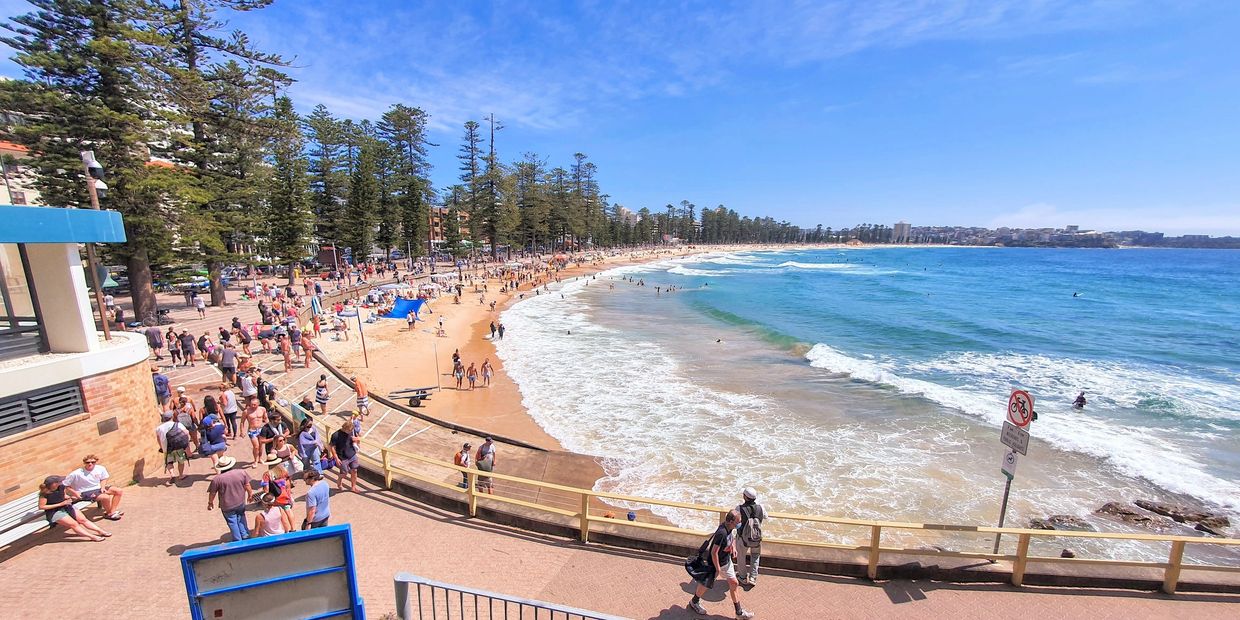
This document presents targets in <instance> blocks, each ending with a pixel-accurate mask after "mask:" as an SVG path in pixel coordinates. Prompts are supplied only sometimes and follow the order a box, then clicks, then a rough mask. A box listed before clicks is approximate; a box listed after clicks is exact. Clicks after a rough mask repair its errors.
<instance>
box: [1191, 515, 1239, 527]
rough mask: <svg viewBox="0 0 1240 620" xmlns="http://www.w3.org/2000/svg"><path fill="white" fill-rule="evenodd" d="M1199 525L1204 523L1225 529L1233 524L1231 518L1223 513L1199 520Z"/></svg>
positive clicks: (1207, 525)
mask: <svg viewBox="0 0 1240 620" xmlns="http://www.w3.org/2000/svg"><path fill="white" fill-rule="evenodd" d="M1197 525H1204V526H1206V527H1212V528H1216V529H1223V528H1225V527H1230V526H1231V520H1230V519H1228V518H1227V517H1224V516H1223V515H1211V516H1209V517H1206V518H1204V519H1202V520H1200V521H1198V522H1197Z"/></svg>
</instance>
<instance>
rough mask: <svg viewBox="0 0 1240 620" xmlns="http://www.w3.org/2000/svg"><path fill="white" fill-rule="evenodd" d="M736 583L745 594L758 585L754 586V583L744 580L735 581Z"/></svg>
mask: <svg viewBox="0 0 1240 620" xmlns="http://www.w3.org/2000/svg"><path fill="white" fill-rule="evenodd" d="M737 583H738V584H740V586H741V587H742V588H744V589H745V591H746V592H748V591H750V590H752V589H753V587H754V586H755V585H758V584H756V583H754V582H752V581H750V580H748V579H744V578H742V579H739V580H737Z"/></svg>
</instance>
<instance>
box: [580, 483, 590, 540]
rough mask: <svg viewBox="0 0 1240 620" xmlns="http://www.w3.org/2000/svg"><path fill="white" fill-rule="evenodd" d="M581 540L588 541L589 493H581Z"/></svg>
mask: <svg viewBox="0 0 1240 620" xmlns="http://www.w3.org/2000/svg"><path fill="white" fill-rule="evenodd" d="M581 542H583V543H588V542H590V494H589V493H582V494H581Z"/></svg>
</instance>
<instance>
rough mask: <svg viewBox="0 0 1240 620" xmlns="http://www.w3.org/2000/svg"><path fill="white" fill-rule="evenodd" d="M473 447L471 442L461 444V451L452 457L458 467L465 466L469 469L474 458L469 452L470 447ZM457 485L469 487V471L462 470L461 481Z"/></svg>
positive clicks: (463, 487) (464, 487)
mask: <svg viewBox="0 0 1240 620" xmlns="http://www.w3.org/2000/svg"><path fill="white" fill-rule="evenodd" d="M471 447H472V446H471V445H470V444H469V443H466V444H465V445H463V446H461V451H460V452H457V453H456V456H455V457H453V459H452V463H453V464H455V465H456V466H457V467H464V468H465V469H469V465H470V462H471V461H472V460H473V458H474V457H473V456H472V455H471V454H470V453H469V449H470V448H471ZM456 486H459V487H461V488H462V489H468V488H469V472H464V471H463V472H461V483H460V484H458V485H456Z"/></svg>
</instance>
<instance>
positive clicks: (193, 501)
mask: <svg viewBox="0 0 1240 620" xmlns="http://www.w3.org/2000/svg"><path fill="white" fill-rule="evenodd" d="M182 304H183V302H182ZM173 307H176V306H173ZM173 314H174V317H176V318H177V319H181V320H184V323H183V324H186V325H189V326H191V327H192V331H193V332H195V333H201V331H202V330H203V329H208V330H211V331H212V332H214V330H215V329H216V328H217V327H218V326H219V325H224V324H227V323H228V322H229V321H230V320H231V318H232V316H239V317H241V318H242V320H243V321H246V322H247V323H248V322H249V321H250V320H253V318H254V317H256V316H257V309H256V308H255V307H254V306H253V304H246V305H238V306H230V307H226V308H212V309H209V312H208V317H207V318H206V319H202V320H199V319H197V318H196V313H195V312H194V310H193V309H192V308H176V309H175V310H174V312H173ZM181 324H182V323H178V327H179V326H180V325H181ZM200 326H201V327H200ZM259 357H260V358H261V357H263V356H261V355H260V356H259ZM165 363H166V362H165ZM273 363H275V364H276V365H280V364H279V362H277V361H276V360H274V358H271V359H265V360H262V361H261V365H262V366H264V367H265V368H266V370H265V372H266V373H268V374H271V375H273V376H276V375H281V374H283V373H282V369H272V368H271V365H272V364H273ZM317 372H318V371H317V370H315V369H302V368H300V367H299V365H298V366H296V367H295V368H294V370H293V372H292V373H290V374H289V377H285V378H282V379H283V380H281V381H279V383H280V384H281V386H282V387H283V388H284V390H285V394H286V395H292V394H290V393H289V392H288V390H289V389H292V388H295V387H296V386H298V385H303V379H297V377H301V376H303V375H305V374H307V373H317ZM215 373H216V371H215V370H214V369H213V368H211V367H204V365H203V364H202V363H199V365H198V366H197V367H195V368H181V369H172V370H171V374H170V378H171V379H172V382H173V384H174V385H178V384H187V385H190V386H197V385H210V384H214V383H215V382H216V381H218V374H215ZM334 387H337V388H339V385H338V384H337V385H336V386H334ZM286 397H287V396H286ZM293 400H296V399H293ZM348 400H351V394H350V393H349V391H348V390H347V388H345V389H337V390H336V392H335V393H334V395H333V402H332V405H331V406H332V407H333V408H343V407H347V406H348V405H347V401H348ZM379 416H380V417H382V416H383V413H382V411H379ZM372 419H377V418H372ZM395 419H396V418H392V417H391V416H389V419H385V420H383V421H382V422H377V423H376V426H379V425H380V424H382V425H387V424H389V423H393V424H397V423H396V422H394V421H393V420H395ZM418 422H419V421H417V420H414V421H412V422H408V421H407V420H402V421H401V422H400V423H399V424H403V425H404V426H405V428H406V429H408V428H409V427H411V426H413V425H414V424H416V423H418ZM423 424H424V423H423ZM152 426H153V425H152ZM385 428H386V426H385ZM418 428H420V427H418ZM412 430H414V431H416V430H418V429H417V428H414V429H412ZM372 432H386V430H372ZM408 432H411V431H409V430H406V431H405V433H406V434H407V433H408ZM427 432H429V431H427ZM424 434H425V433H424ZM391 436H392V437H393V438H394V439H395V438H397V437H403V435H402V434H400V433H394V434H392V435H391ZM415 441H416V440H415ZM406 443H411V442H406ZM402 445H404V444H402ZM151 452H152V457H153V458H157V457H158V454H157V453H156V452H155V448H154V444H153V439H152V447H151ZM229 452H230V454H232V455H233V456H235V457H238V458H239V460H241V461H242V462H243V463H247V462H248V461H249V458H250V457H249V446H248V444H245V443H242V442H236V443H235V444H234V446H233V447H231V448H230V450H229ZM209 466H210V463H209V461H208V460H207V459H195V460H193V461H191V463H190V466H189V468H188V472H189V474H190V476H189V478H188V479H187V480H186V481H185V482H183V483H181V484H179V485H176V486H172V485H169V484H167V482H166V481H165V480H163V479H158V478H157V479H147V480H144V481H143V482H142V483H140V484H137V485H134V486H130V487H128V488H127V489H126V496H125V505H124V508H125V512H126V516H125V518H124V519H123V520H121V521H119V522H115V523H113V522H108V521H104V522H103V525H104V527H105V528H108V529H110V530H111V531H113V532H114V533H115V536H114V537H113V538H111V539H109V540H108V541H106V542H102V543H91V542H75V541H71V540H69V539H68V538H67V537H66V536H65V535H64V534H62V533H61V532H59V531H57V532H50V531H44V532H42V533H39V534H35V535H32V536H29V537H27V538H26V539H25V540H23V541H21V542H19V543H17V544H15V545H13V546H11V547H8V548H5V549H3V550H0V610H4V612H3V615H4V616H5V617H21V618H79V617H90V616H97V615H104V616H108V617H118V618H168V617H184V616H185V615H186V614H187V612H188V605H187V602H186V598H185V594H184V586H183V583H182V580H181V573H180V565H179V560H178V556H179V555H180V554H181V553H182V552H183V551H184V550H186V549H190V548H198V547H202V546H207V545H211V544H215V543H218V542H222V541H224V540H226V539H227V528H226V527H225V524H224V521H223V519H222V518H221V517H220V516H219V514H218V511H216V512H208V511H207V510H206V495H207V494H206V486H207V479H208V475H209V474H210V472H211V470H210V467H209ZM333 483H334V480H333ZM359 486H361V487H362V489H363V491H362V492H361V493H357V494H354V493H349V492H344V493H335V492H334V491H333V500H332V514H333V522H334V523H342V522H348V523H350V524H351V525H352V527H353V530H354V541H355V544H356V556H357V560H358V574H359V579H360V583H361V592H362V595H363V597H364V598H365V601H366V607H367V611H368V614H369V615H370V616H371V617H374V618H378V617H380V616H382V615H383V614H384V613H387V612H391V611H393V610H394V608H395V603H394V600H393V586H392V581H391V579H392V576H393V575H394V574H395V573H397V572H402V571H406V572H411V573H414V574H418V575H422V576H424V577H428V578H431V579H435V580H439V581H446V582H450V583H457V584H461V585H465V586H470V587H475V588H483V589H488V590H493V591H497V592H501V593H507V594H511V595H515V596H520V597H525V598H534V599H542V600H547V601H553V602H557V603H561V604H565V605H571V606H575V607H582V608H585V609H594V610H598V611H601V612H606V613H611V614H616V615H621V616H627V617H633V618H693V617H697V616H696V615H694V614H692V613H690V612H689V611H688V610H686V608H685V604H686V603H687V602H688V599H689V594H688V592H690V590H691V587H692V584H691V582H689V580H688V577H687V576H686V575H685V573H684V570H683V569H682V568H681V566H680V561H681V560H680V559H679V558H673V557H667V556H662V555H658V554H653V553H647V552H637V551H632V550H625V549H615V548H609V547H605V546H600V545H594V544H592V545H581V544H579V543H577V542H576V541H573V540H566V539H562V538H557V537H551V536H544V535H540V534H533V533H530V532H526V531H521V530H515V529H511V528H507V527H504V526H500V525H496V524H492V523H487V522H483V521H479V520H471V519H467V518H465V517H462V516H461V515H459V514H456V513H450V512H444V511H440V510H438V509H434V508H430V507H427V506H424V505H422V504H418V503H417V502H414V501H412V500H410V499H408V498H405V497H402V496H399V495H397V494H394V493H391V492H388V491H384V490H380V489H376V488H374V487H372V486H370V485H367V484H364V483H362V484H360V485H359ZM304 491H305V485H304V484H299V485H298V487H297V489H296V491H295V497H296V498H297V500H298V505H297V510H296V511H295V513H294V514H295V521H298V522H299V521H300V520H301V517H302V516H303V513H304V510H303V508H302V504H301V503H300V501H301V497H302V495H303V493H304ZM90 514H91V515H92V516H95V515H94V511H93V510H92V511H90ZM250 518H251V521H252V519H253V517H252V516H251V517H250ZM84 584H89V585H84ZM49 586H50V588H49ZM49 589H54V590H55V592H54V593H49ZM69 593H72V594H69ZM743 600H744V601H745V604H746V606H747V607H749V608H750V609H751V610H753V611H754V612H755V613H756V614H757V615H758V617H759V618H897V617H898V618H907V617H953V618H958V617H976V616H981V615H985V616H997V615H1006V616H1014V615H1016V614H1021V615H1030V616H1034V617H1062V618H1092V619H1106V618H1124V619H1128V618H1147V617H1148V618H1155V617H1158V618H1163V617H1176V616H1180V617H1192V618H1234V617H1237V614H1238V613H1240V606H1237V603H1240V596H1229V595H1203V594H1180V595H1176V596H1174V597H1168V596H1164V595H1161V594H1154V593H1137V592H1128V591H1124V592H1117V591H1106V590H1090V589H1075V588H1074V589H1063V588H1035V587H1027V588H1024V589H1015V588H1011V587H1008V586H1003V585H994V584H986V585H965V584H948V583H936V582H929V581H907V580H892V581H887V582H881V583H870V582H868V581H864V580H854V579H849V578H843V577H830V576H823V575H808V574H800V573H795V572H791V571H776V570H770V571H766V572H764V574H763V577H762V580H761V585H760V586H759V587H757V588H756V589H754V590H753V591H751V592H749V593H746V594H744V599H743ZM706 606H707V609H708V610H709V611H711V612H712V613H713V614H714V615H712V616H709V617H713V618H730V617H732V613H731V605H730V603H728V602H726V593H725V592H724V591H723V589H722V588H721V587H720V588H716V589H715V590H714V591H712V592H711V593H709V594H708V596H707V599H706Z"/></svg>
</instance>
